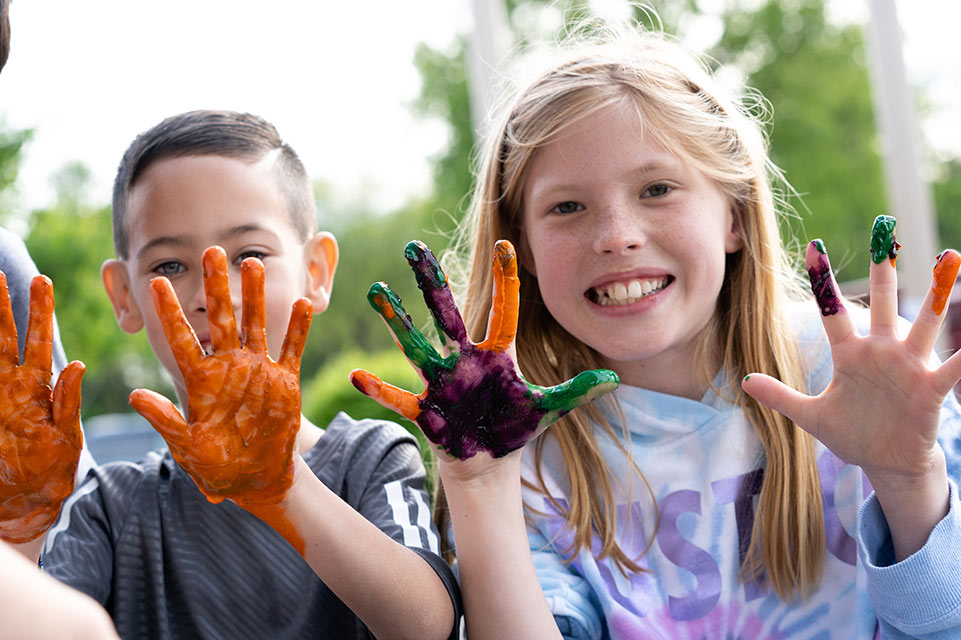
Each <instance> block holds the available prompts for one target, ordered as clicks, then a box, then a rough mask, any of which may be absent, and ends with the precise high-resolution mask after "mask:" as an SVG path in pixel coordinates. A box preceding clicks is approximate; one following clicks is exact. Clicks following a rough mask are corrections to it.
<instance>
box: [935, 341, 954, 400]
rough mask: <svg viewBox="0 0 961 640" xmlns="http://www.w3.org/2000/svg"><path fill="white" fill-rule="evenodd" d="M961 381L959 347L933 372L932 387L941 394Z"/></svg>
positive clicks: (949, 390)
mask: <svg viewBox="0 0 961 640" xmlns="http://www.w3.org/2000/svg"><path fill="white" fill-rule="evenodd" d="M959 381H961V349H958V350H957V351H955V352H954V355H952V356H951V357H950V358H948V359H947V360H945V361H944V362H943V363H941V366H940V367H938V369H937V370H936V371H935V372H934V388H935V389H936V390H937V391H938V393H940V394H941V395H943V396H946V395H948V393H950V392H951V390H952V389H953V388H954V387H956V386H957V385H958V382H959Z"/></svg>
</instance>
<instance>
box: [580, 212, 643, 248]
mask: <svg viewBox="0 0 961 640" xmlns="http://www.w3.org/2000/svg"><path fill="white" fill-rule="evenodd" d="M593 222H594V224H593V227H594V251H595V252H597V253H601V254H614V255H620V254H624V253H629V252H631V251H635V250H637V249H640V248H641V247H642V246H643V245H644V244H645V242H646V233H645V231H644V229H643V228H642V227H643V223H642V221H641V220H639V219H638V217H637V216H636V215H635V214H634V213H633V212H632V211H630V210H629V209H628V208H627V207H623V206H616V205H615V206H611V207H607V208H605V209H603V210H602V211H601V212H600V215H598V216H596V218H595V220H594V221H593Z"/></svg>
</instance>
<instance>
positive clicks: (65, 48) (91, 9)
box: [0, 0, 961, 213]
mask: <svg viewBox="0 0 961 640" xmlns="http://www.w3.org/2000/svg"><path fill="white" fill-rule="evenodd" d="M703 2H704V4H705V5H713V4H717V2H715V1H711V2H708V1H707V0H703ZM835 6H836V10H837V11H838V12H839V13H840V14H843V15H848V16H856V17H864V16H867V0H863V1H862V0H835ZM898 7H899V9H900V13H901V20H902V22H903V24H904V29H905V33H906V41H905V55H906V58H907V62H908V65H909V68H910V71H911V80H912V82H914V83H915V84H918V85H923V86H924V88H925V91H926V94H927V96H928V98H929V99H930V100H931V108H932V111H931V115H930V116H929V117H928V121H927V123H926V130H927V131H928V132H929V139H930V140H931V141H933V143H934V144H935V145H936V146H937V147H938V148H939V149H941V150H943V151H946V152H949V153H954V154H961V126H959V123H961V97H959V93H958V92H959V90H961V83H959V82H958V79H959V78H961V56H957V55H954V54H952V53H950V52H952V51H954V50H955V49H956V46H955V45H956V43H957V34H956V25H958V24H959V23H961V3H946V2H943V0H913V1H912V2H910V3H909V2H907V1H906V0H900V1H899V2H898ZM11 23H12V31H13V37H12V47H11V55H10V60H9V62H8V64H7V67H6V68H5V69H4V71H3V74H2V75H0V119H3V120H4V121H5V123H6V125H7V126H9V127H14V128H28V127H30V128H34V129H35V130H36V133H35V138H34V140H33V141H32V142H31V144H30V146H29V147H28V149H27V151H26V154H25V157H24V163H23V166H22V170H21V174H20V180H19V190H20V194H21V197H20V199H19V207H20V211H21V213H22V212H23V211H26V210H29V209H30V208H35V207H42V206H46V205H48V204H49V203H50V202H51V200H52V198H53V191H52V188H51V186H50V181H49V177H50V175H51V174H52V173H53V172H54V171H55V170H56V169H57V168H58V167H60V166H62V165H63V164H64V163H65V162H68V161H73V160H80V161H82V162H83V163H84V164H86V165H87V166H88V167H89V168H90V169H91V170H92V172H93V176H94V183H93V185H92V189H91V191H90V193H89V199H90V201H91V203H92V204H98V205H99V204H105V203H107V202H109V194H110V184H111V182H112V180H113V175H114V171H115V170H116V165H117V162H118V160H119V159H120V156H121V155H122V153H123V151H124V149H125V148H126V146H127V145H128V144H129V142H130V141H131V140H132V139H133V137H134V136H135V135H136V134H137V133H139V132H141V131H143V130H144V129H146V128H148V127H150V126H152V125H153V124H155V123H156V122H158V121H159V120H161V119H162V118H163V117H166V116H168V115H171V114H174V113H177V112H181V111H186V110H189V109H195V108H207V107H209V108H226V109H236V110H243V111H251V112H254V113H258V114H260V115H263V116H265V117H266V118H267V119H268V120H270V121H272V122H273V123H274V124H275V125H276V126H277V128H278V129H279V130H280V132H281V135H283V136H284V137H285V138H286V139H287V140H288V141H289V142H290V143H291V144H292V145H293V146H294V148H295V149H297V150H298V152H299V153H300V155H301V157H302V158H303V160H304V163H305V164H306V166H307V169H308V171H309V172H310V173H311V174H312V176H314V177H315V178H320V179H323V180H325V181H327V182H329V183H333V184H334V185H336V186H337V187H338V189H339V190H340V191H341V192H342V193H344V194H345V197H354V196H351V195H349V194H354V193H357V192H359V193H362V194H364V197H366V198H367V199H368V201H369V202H370V204H371V206H372V207H374V208H376V209H390V208H393V207H395V206H398V205H399V204H400V203H402V202H403V200H404V199H405V198H406V197H408V196H410V195H412V194H416V193H423V192H424V191H425V190H426V189H427V188H428V183H429V178H430V174H429V167H428V163H427V158H428V157H429V156H430V155H432V154H434V153H436V152H437V151H438V150H439V149H441V148H442V146H443V144H444V128H443V127H442V126H441V125H440V124H439V123H437V122H433V123H431V122H417V121H416V120H415V119H414V118H413V117H412V116H411V115H410V113H409V110H408V106H407V105H408V104H409V103H410V101H412V100H413V99H414V98H415V97H416V96H417V93H418V90H419V86H420V79H419V76H418V74H417V72H416V70H415V69H414V66H413V63H412V60H413V52H414V47H415V45H416V44H417V43H418V42H421V41H426V42H428V43H429V44H431V45H432V46H436V47H445V46H446V45H448V44H449V43H451V42H452V40H453V38H454V35H455V33H457V32H465V31H466V30H467V29H468V28H469V27H470V25H471V16H470V2H469V1H468V0H405V1H404V2H387V1H384V2H304V1H297V0H277V1H276V2H271V3H266V2H263V1H262V0H165V1H164V2H148V1H147V0H86V1H83V2H80V1H78V0H14V1H13V3H12V5H11ZM933 132H936V133H933Z"/></svg>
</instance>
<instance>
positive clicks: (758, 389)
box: [741, 373, 812, 428]
mask: <svg viewBox="0 0 961 640" xmlns="http://www.w3.org/2000/svg"><path fill="white" fill-rule="evenodd" d="M741 388H742V389H743V390H744V392H745V393H747V394H748V395H749V396H751V397H752V398H754V399H755V400H757V401H758V402H760V403H761V404H763V405H764V406H766V407H770V408H771V409H774V410H775V411H777V412H779V413H782V414H784V415H785V416H786V417H787V418H788V419H789V420H790V421H791V422H793V423H794V424H796V425H798V426H799V427H801V428H804V425H806V424H810V420H809V417H808V416H809V413H810V407H811V400H812V398H811V397H810V396H807V395H805V394H803V393H801V392H800V391H796V390H795V389H792V388H791V387H789V386H787V385H786V384H784V383H783V382H781V381H780V380H777V379H776V378H772V377H771V376H768V375H765V374H763V373H752V374H749V375H747V376H745V377H744V380H742V381H741Z"/></svg>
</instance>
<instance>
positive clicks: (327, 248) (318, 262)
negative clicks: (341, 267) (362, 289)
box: [304, 231, 340, 313]
mask: <svg viewBox="0 0 961 640" xmlns="http://www.w3.org/2000/svg"><path fill="white" fill-rule="evenodd" d="M339 256H340V250H339V249H338V248H337V239H336V238H334V236H333V234H331V233H328V232H326V231H321V232H319V233H317V234H315V235H314V237H312V238H311V239H310V240H308V241H307V244H306V245H304V260H305V267H306V269H307V290H306V291H305V292H304V297H306V298H307V299H308V300H310V301H311V303H313V305H314V313H321V312H322V311H325V310H326V309H327V305H329V304H330V294H331V291H332V290H333V288H334V272H335V271H337V259H338V258H339Z"/></svg>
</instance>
